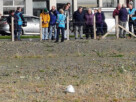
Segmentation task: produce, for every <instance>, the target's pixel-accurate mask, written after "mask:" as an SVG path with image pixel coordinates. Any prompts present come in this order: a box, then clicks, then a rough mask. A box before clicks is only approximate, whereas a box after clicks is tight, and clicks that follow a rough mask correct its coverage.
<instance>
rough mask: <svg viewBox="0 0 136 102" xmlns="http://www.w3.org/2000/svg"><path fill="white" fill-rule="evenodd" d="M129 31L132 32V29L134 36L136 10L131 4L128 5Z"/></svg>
mask: <svg viewBox="0 0 136 102" xmlns="http://www.w3.org/2000/svg"><path fill="white" fill-rule="evenodd" d="M128 14H129V31H130V32H132V27H133V30H134V34H136V9H135V8H133V4H132V3H129V10H128ZM129 37H130V38H131V34H129Z"/></svg>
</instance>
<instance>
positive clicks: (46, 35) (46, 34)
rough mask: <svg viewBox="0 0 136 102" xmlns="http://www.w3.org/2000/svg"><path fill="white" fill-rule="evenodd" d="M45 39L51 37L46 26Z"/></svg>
mask: <svg viewBox="0 0 136 102" xmlns="http://www.w3.org/2000/svg"><path fill="white" fill-rule="evenodd" d="M45 39H46V40H48V39H49V34H48V28H45Z"/></svg>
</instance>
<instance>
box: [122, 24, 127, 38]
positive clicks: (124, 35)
mask: <svg viewBox="0 0 136 102" xmlns="http://www.w3.org/2000/svg"><path fill="white" fill-rule="evenodd" d="M126 25H127V22H123V27H124V28H126ZM125 37H126V31H125V30H123V38H125Z"/></svg>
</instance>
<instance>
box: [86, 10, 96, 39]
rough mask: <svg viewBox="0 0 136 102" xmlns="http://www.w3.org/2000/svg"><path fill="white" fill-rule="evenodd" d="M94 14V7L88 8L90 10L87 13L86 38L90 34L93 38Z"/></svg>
mask: <svg viewBox="0 0 136 102" xmlns="http://www.w3.org/2000/svg"><path fill="white" fill-rule="evenodd" d="M93 20H94V14H93V13H92V9H90V8H89V9H88V12H87V13H86V14H85V24H86V39H88V38H89V34H90V35H91V38H92V39H93V35H94V34H93V25H94V24H93V23H94V21H93Z"/></svg>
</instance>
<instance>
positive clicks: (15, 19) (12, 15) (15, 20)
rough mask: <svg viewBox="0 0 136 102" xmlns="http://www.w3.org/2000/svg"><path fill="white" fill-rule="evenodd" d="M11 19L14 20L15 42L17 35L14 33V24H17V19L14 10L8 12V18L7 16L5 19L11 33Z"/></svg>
mask: <svg viewBox="0 0 136 102" xmlns="http://www.w3.org/2000/svg"><path fill="white" fill-rule="evenodd" d="M12 17H13V18H14V34H15V41H17V35H16V32H15V30H16V24H17V23H18V22H17V19H18V18H17V17H16V16H15V11H14V10H11V11H10V12H9V16H8V18H7V23H8V24H9V31H10V32H12V21H11V20H12Z"/></svg>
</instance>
